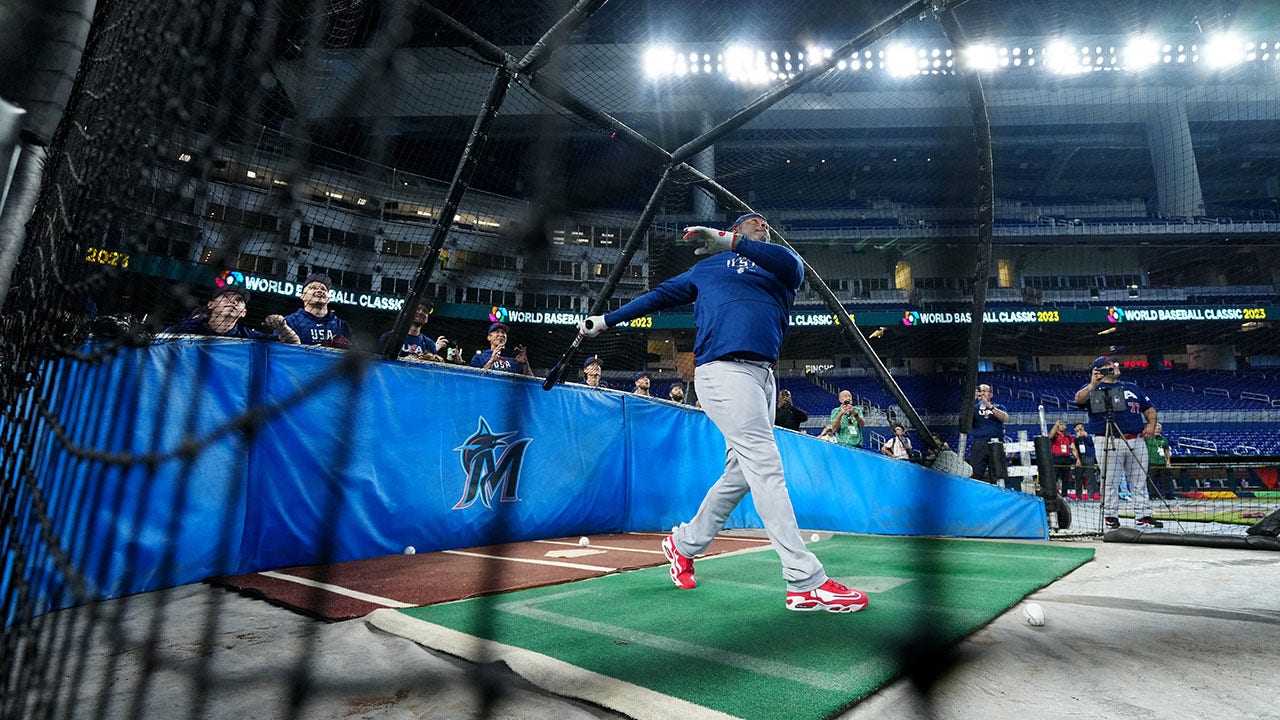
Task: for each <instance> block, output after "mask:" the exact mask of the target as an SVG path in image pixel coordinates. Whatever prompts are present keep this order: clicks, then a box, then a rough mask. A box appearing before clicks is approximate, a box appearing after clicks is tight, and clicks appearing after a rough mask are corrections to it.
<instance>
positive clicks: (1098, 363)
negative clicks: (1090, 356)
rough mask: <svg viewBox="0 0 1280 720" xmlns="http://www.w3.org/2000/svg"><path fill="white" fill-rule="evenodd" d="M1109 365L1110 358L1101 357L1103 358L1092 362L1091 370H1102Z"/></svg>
mask: <svg viewBox="0 0 1280 720" xmlns="http://www.w3.org/2000/svg"><path fill="white" fill-rule="evenodd" d="M1110 364H1111V358H1109V357H1107V356H1106V355H1103V356H1101V357H1099V358H1098V359H1097V360H1094V361H1093V368H1094V369H1097V368H1102V367H1106V366H1108V365H1110Z"/></svg>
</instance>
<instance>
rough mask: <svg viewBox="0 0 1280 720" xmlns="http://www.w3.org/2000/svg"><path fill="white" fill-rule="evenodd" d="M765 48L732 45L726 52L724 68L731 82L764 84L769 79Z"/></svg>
mask: <svg viewBox="0 0 1280 720" xmlns="http://www.w3.org/2000/svg"><path fill="white" fill-rule="evenodd" d="M768 62H769V61H768V59H767V58H766V56H765V54H764V51H763V50H753V49H752V48H751V47H750V46H748V45H730V46H729V48H728V49H727V50H725V52H724V69H725V73H726V74H727V75H728V76H729V81H730V82H744V83H749V84H751V85H762V84H764V83H766V82H768V81H769V65H768Z"/></svg>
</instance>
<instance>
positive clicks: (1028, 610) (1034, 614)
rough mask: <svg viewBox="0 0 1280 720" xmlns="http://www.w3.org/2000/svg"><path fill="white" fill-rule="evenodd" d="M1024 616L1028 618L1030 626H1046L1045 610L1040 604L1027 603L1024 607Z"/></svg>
mask: <svg viewBox="0 0 1280 720" xmlns="http://www.w3.org/2000/svg"><path fill="white" fill-rule="evenodd" d="M1022 614H1023V615H1024V616H1026V618H1027V624H1028V625H1035V626H1036V627H1040V626H1041V625H1044V608H1042V607H1040V604H1039V603H1027V604H1026V605H1023V606H1022Z"/></svg>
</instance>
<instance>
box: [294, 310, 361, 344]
mask: <svg viewBox="0 0 1280 720" xmlns="http://www.w3.org/2000/svg"><path fill="white" fill-rule="evenodd" d="M284 321H285V322H286V323H288V325H289V327H291V328H293V331H294V332H296V333H298V339H299V340H301V341H302V344H303V345H319V344H321V343H323V342H326V341H328V340H332V339H333V338H334V337H337V336H339V335H341V336H343V337H345V338H347V339H348V340H350V339H352V337H351V326H350V325H348V324H347V321H346V320H343V319H342V318H340V317H338V314H337V313H335V312H334V311H332V310H330V311H329V314H328V315H325V316H324V317H322V318H318V317H316V316H315V315H312V314H311V313H309V312H307V311H306V310H305V309H304V308H298V309H297V310H296V311H294V312H293V313H292V314H290V315H287V316H285V319H284Z"/></svg>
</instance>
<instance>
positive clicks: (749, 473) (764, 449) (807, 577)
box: [578, 213, 867, 612]
mask: <svg viewBox="0 0 1280 720" xmlns="http://www.w3.org/2000/svg"><path fill="white" fill-rule="evenodd" d="M735 231H736V232H735ZM685 232H686V234H685V239H693V240H694V241H695V242H697V243H699V244H700V245H701V247H699V248H698V249H697V250H696V251H695V254H697V255H711V257H709V258H707V259H705V260H702V261H700V262H698V263H697V264H695V265H694V266H693V267H692V268H690V269H689V270H688V271H686V272H685V273H683V274H681V275H678V276H676V277H674V278H671V279H670V280H667V281H666V282H664V283H662V284H661V285H659V286H658V287H656V288H654V289H653V290H651V291H649V292H648V293H645V294H644V295H641V296H640V297H638V298H636V299H635V300H632V301H631V302H629V303H627V304H626V305H623V306H622V307H621V308H619V309H617V310H615V311H613V312H611V313H609V314H608V315H594V316H592V317H589V318H586V319H585V320H583V321H581V322H580V323H579V325H578V329H579V331H580V332H581V333H582V334H583V335H584V336H586V337H595V336H597V335H599V334H600V333H601V332H603V331H604V330H606V329H607V328H609V327H612V326H614V325H617V324H618V323H620V322H623V321H626V320H634V319H635V318H638V317H641V316H644V315H648V314H649V313H653V312H658V311H659V310H663V309H666V308H671V307H678V306H681V305H687V304H689V303H694V307H693V318H694V324H695V325H696V326H697V336H696V341H695V345H694V364H695V366H696V369H695V370H694V383H695V384H696V386H697V388H698V398H699V401H700V402H701V405H702V409H703V410H704V411H705V412H706V413H707V417H709V418H711V421H712V422H714V423H715V424H716V427H718V428H719V429H720V432H721V433H723V434H724V439H725V444H726V446H727V452H726V454H725V465H724V474H722V475H721V476H720V479H719V480H716V482H715V484H714V485H713V486H712V487H711V489H710V490H708V491H707V495H706V498H705V499H703V501H702V505H701V506H700V507H699V508H698V512H697V513H696V514H695V515H694V517H693V519H692V520H690V521H689V522H687V523H683V524H681V525H680V526H679V527H676V528H675V529H673V530H672V532H671V535H669V536H667V537H666V538H665V539H664V540H663V541H662V551H663V553H664V554H665V555H666V556H667V559H668V560H669V561H670V563H671V580H672V582H674V583H675V585H676V587H678V588H680V589H682V590H690V589H693V588H695V587H697V585H698V583H697V581H696V580H695V579H694V577H693V558H694V556H696V555H697V554H698V553H701V552H703V551H704V550H705V549H706V548H707V546H708V545H709V544H710V543H711V540H712V539H713V538H714V537H715V536H716V533H718V532H719V531H720V530H721V529H722V528H723V527H724V523H725V521H726V520H727V519H728V517H729V514H730V513H731V512H733V509H734V508H735V507H737V505H738V503H739V502H740V501H741V500H742V498H743V496H745V495H746V494H747V492H750V493H751V497H752V498H753V500H754V501H755V506H756V510H757V511H758V512H759V513H760V518H761V519H762V520H763V521H764V526H765V530H766V532H768V534H769V541H770V542H771V543H772V544H773V549H774V550H775V551H776V552H777V553H778V556H779V557H780V558H781V559H782V576H783V579H784V580H785V581H786V584H787V592H786V607H787V609H788V610H800V611H808V610H828V611H831V612H856V611H858V610H861V609H862V608H864V607H866V606H867V596H866V594H864V593H862V592H859V591H857V590H850V589H849V588H847V587H845V586H844V585H841V584H840V583H838V582H836V581H834V580H831V579H829V578H828V577H827V573H826V571H825V570H824V569H823V567H822V563H821V562H819V561H818V558H817V557H815V556H814V554H813V553H811V552H809V550H808V548H806V547H805V544H804V540H803V538H801V537H800V529H799V527H798V526H797V524H796V516H795V510H794V509H793V508H792V506H791V498H790V496H788V494H787V486H786V479H785V478H784V476H783V470H782V456H781V455H780V454H779V453H778V445H777V442H776V441H775V439H774V435H773V418H774V411H775V402H776V399H775V398H776V397H777V393H776V389H775V388H776V380H775V378H774V376H773V365H774V363H776V362H777V360H778V351H779V349H780V348H781V346H782V336H783V334H784V333H785V332H786V330H787V323H788V318H789V316H790V312H791V306H792V304H793V303H794V302H795V297H796V290H797V289H799V287H800V283H801V282H802V281H803V280H804V264H803V263H802V262H801V260H800V258H799V256H797V255H796V254H795V253H794V252H792V251H791V250H790V249H788V248H785V247H782V246H781V245H773V244H770V243H769V224H768V222H766V221H765V219H764V216H762V215H760V214H759V213H748V214H746V215H743V216H742V217H740V218H738V220H737V221H736V222H735V223H734V224H733V225H732V226H731V227H730V228H729V230H728V231H722V230H714V229H712V228H707V227H690V228H685Z"/></svg>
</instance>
